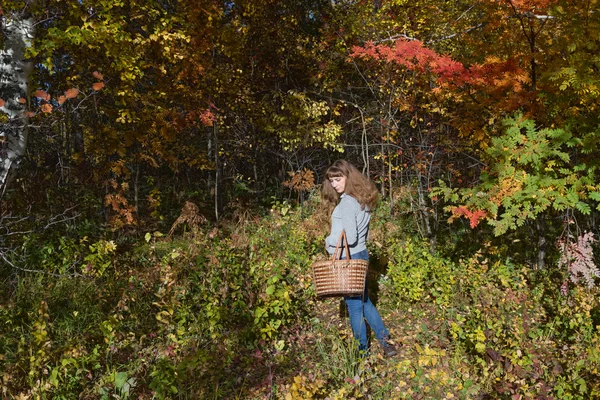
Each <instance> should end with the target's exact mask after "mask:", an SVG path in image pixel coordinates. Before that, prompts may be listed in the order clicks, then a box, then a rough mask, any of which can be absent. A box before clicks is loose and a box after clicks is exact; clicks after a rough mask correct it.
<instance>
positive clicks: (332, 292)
mask: <svg viewBox="0 0 600 400" xmlns="http://www.w3.org/2000/svg"><path fill="white" fill-rule="evenodd" d="M341 242H343V243H344V245H345V249H346V259H345V260H339V258H340V256H341V253H342V250H343V248H342V247H341V246H340V244H341ZM368 269H369V261H368V260H351V259H350V251H349V250H348V241H347V240H346V232H345V231H342V233H341V234H340V238H339V240H338V244H337V246H336V248H335V252H334V253H333V258H332V259H331V260H325V261H316V262H314V263H313V264H312V270H313V282H314V284H315V287H316V289H317V296H319V297H331V296H360V295H362V294H363V292H364V290H365V281H366V278H367V270H368Z"/></svg>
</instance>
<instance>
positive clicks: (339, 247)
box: [333, 230, 350, 261]
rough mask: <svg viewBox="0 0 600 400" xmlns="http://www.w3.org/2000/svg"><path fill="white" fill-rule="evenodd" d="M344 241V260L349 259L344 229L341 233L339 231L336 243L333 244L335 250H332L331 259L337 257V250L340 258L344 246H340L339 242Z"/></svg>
mask: <svg viewBox="0 0 600 400" xmlns="http://www.w3.org/2000/svg"><path fill="white" fill-rule="evenodd" d="M342 242H343V243H344V247H345V248H346V260H349V259H350V249H349V248H348V238H347V237H346V231H345V230H342V233H340V237H339V239H338V242H337V245H336V246H335V251H334V252H333V261H335V260H337V259H338V252H339V257H340V259H341V255H342V251H343V250H344V247H341V246H340V244H341V243H342Z"/></svg>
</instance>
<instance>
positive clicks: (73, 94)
mask: <svg viewBox="0 0 600 400" xmlns="http://www.w3.org/2000/svg"><path fill="white" fill-rule="evenodd" d="M78 94H79V89H77V88H71V89H69V90H67V91H66V92H65V96H66V97H67V99H73V98H75V97H77V95H78Z"/></svg>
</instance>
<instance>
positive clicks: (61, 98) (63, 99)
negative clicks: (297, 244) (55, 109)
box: [58, 96, 67, 106]
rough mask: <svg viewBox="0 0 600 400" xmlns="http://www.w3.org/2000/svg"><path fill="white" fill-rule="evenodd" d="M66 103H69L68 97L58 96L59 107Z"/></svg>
mask: <svg viewBox="0 0 600 400" xmlns="http://www.w3.org/2000/svg"><path fill="white" fill-rule="evenodd" d="M65 101H67V97H66V96H58V105H59V106H62V105H63V103H64V102H65Z"/></svg>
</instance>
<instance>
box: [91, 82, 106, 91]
mask: <svg viewBox="0 0 600 400" xmlns="http://www.w3.org/2000/svg"><path fill="white" fill-rule="evenodd" d="M103 87H104V82H96V83H94V84H93V85H92V89H94V90H95V91H96V92H97V91H98V90H100V89H102V88H103Z"/></svg>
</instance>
